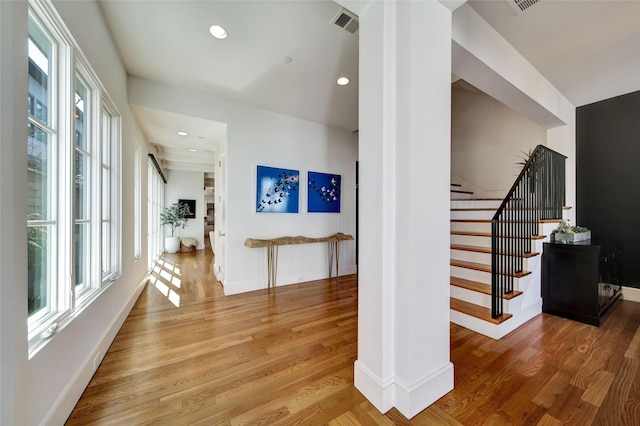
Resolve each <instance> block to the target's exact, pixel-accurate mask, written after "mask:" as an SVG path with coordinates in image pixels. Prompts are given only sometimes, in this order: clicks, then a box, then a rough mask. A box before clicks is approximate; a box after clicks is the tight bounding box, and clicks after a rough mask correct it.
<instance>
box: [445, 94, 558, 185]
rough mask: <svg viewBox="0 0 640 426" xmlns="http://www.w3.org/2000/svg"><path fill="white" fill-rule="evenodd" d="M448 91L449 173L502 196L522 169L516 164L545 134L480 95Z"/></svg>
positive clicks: (483, 95)
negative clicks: (449, 100) (449, 117)
mask: <svg viewBox="0 0 640 426" xmlns="http://www.w3.org/2000/svg"><path fill="white" fill-rule="evenodd" d="M453 87H454V89H453V90H452V91H451V94H452V99H451V173H452V174H453V175H455V176H457V177H460V178H462V179H464V181H465V182H469V183H471V184H472V185H474V186H475V187H477V188H479V189H480V190H481V191H482V194H480V196H482V197H504V196H505V195H506V193H507V191H508V190H509V188H511V185H513V182H514V180H515V178H516V177H517V176H518V173H520V170H521V169H522V167H521V166H518V165H516V163H518V162H521V161H522V158H521V157H522V156H524V154H523V152H524V153H527V152H529V151H533V149H534V148H535V147H536V146H537V145H546V144H547V131H546V130H545V129H543V128H542V127H540V125H538V124H537V123H534V122H533V121H531V120H529V119H528V118H526V117H525V116H523V115H522V114H520V113H519V112H516V111H514V110H513V109H511V108H509V107H507V106H506V105H504V104H503V103H501V102H499V101H497V100H495V99H494V98H492V97H491V96H489V95H487V94H485V93H483V92H478V93H474V92H470V91H467V90H462V89H455V87H456V86H455V84H454V85H453Z"/></svg>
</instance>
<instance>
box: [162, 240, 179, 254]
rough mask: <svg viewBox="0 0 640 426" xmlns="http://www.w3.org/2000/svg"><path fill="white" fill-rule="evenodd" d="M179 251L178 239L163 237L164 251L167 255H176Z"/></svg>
mask: <svg viewBox="0 0 640 426" xmlns="http://www.w3.org/2000/svg"><path fill="white" fill-rule="evenodd" d="M178 250H180V237H165V238H164V251H165V252H167V253H177V252H178Z"/></svg>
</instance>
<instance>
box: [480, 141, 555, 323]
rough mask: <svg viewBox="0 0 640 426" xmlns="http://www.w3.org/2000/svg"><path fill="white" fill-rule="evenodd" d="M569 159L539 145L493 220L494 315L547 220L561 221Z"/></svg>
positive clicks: (511, 288) (511, 286)
mask: <svg viewBox="0 0 640 426" xmlns="http://www.w3.org/2000/svg"><path fill="white" fill-rule="evenodd" d="M566 158H567V157H565V156H564V155H562V154H560V153H557V152H555V151H553V150H551V149H549V148H547V147H546V146H542V145H538V146H537V147H536V148H535V150H534V151H533V152H532V153H531V155H530V156H529V158H528V160H527V162H526V163H525V165H524V166H523V168H522V171H521V172H520V175H518V177H517V178H516V181H515V182H514V184H513V186H512V187H511V189H510V190H509V192H508V193H507V196H506V197H505V199H504V200H503V201H502V204H500V207H498V210H497V211H496V214H495V215H494V216H493V219H492V220H491V316H492V317H493V318H497V317H499V316H500V315H502V313H503V297H504V295H505V293H511V292H512V291H513V282H514V276H515V275H517V274H518V273H520V272H523V255H524V254H525V253H531V245H532V243H531V237H532V236H533V235H537V234H538V231H539V227H540V221H541V220H543V219H561V218H562V207H563V206H564V203H565V159H566Z"/></svg>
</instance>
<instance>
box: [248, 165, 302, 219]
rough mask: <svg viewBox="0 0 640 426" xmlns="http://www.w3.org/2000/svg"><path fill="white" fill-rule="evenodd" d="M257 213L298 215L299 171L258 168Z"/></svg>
mask: <svg viewBox="0 0 640 426" xmlns="http://www.w3.org/2000/svg"><path fill="white" fill-rule="evenodd" d="M256 177H257V182H256V212H257V213H298V199H299V197H298V196H299V187H300V171H299V170H290V169H280V168H277V167H267V166H258V169H257V173H256Z"/></svg>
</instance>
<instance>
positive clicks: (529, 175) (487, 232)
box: [450, 146, 568, 339]
mask: <svg viewBox="0 0 640 426" xmlns="http://www.w3.org/2000/svg"><path fill="white" fill-rule="evenodd" d="M564 158H565V157H564V156H562V155H561V154H558V153H556V152H555V151H552V150H549V149H548V148H546V147H544V146H538V147H536V149H535V150H534V153H533V154H532V156H531V158H530V159H529V160H528V161H527V163H526V165H525V166H524V168H523V169H522V172H521V173H520V176H518V178H517V179H516V182H515V183H514V185H513V187H512V188H511V190H509V192H508V194H507V196H506V197H505V199H504V200H503V199H492V198H473V196H474V194H473V191H469V190H465V189H464V188H463V187H462V186H461V185H460V184H455V183H452V185H451V248H450V250H451V255H450V258H451V261H450V286H451V293H450V294H451V299H450V319H451V322H453V323H454V324H458V325H461V326H463V327H466V328H468V329H471V330H474V331H476V332H478V333H481V334H484V335H486V336H489V337H491V338H494V339H500V338H502V337H503V336H505V335H507V334H508V333H510V332H511V331H513V330H515V329H516V328H518V327H520V326H521V325H522V324H524V323H525V322H526V321H528V320H530V319H531V318H533V317H535V316H536V315H538V314H540V313H541V312H542V297H541V276H542V274H541V263H542V261H541V260H542V259H541V258H542V256H541V253H542V249H543V242H544V241H548V240H549V237H548V236H549V235H551V231H553V229H555V228H556V227H557V224H558V223H559V222H560V221H561V220H562V218H561V216H564V214H565V212H566V211H567V209H568V208H566V207H562V206H563V204H562V203H564ZM492 222H493V223H492ZM492 247H493V249H492Z"/></svg>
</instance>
